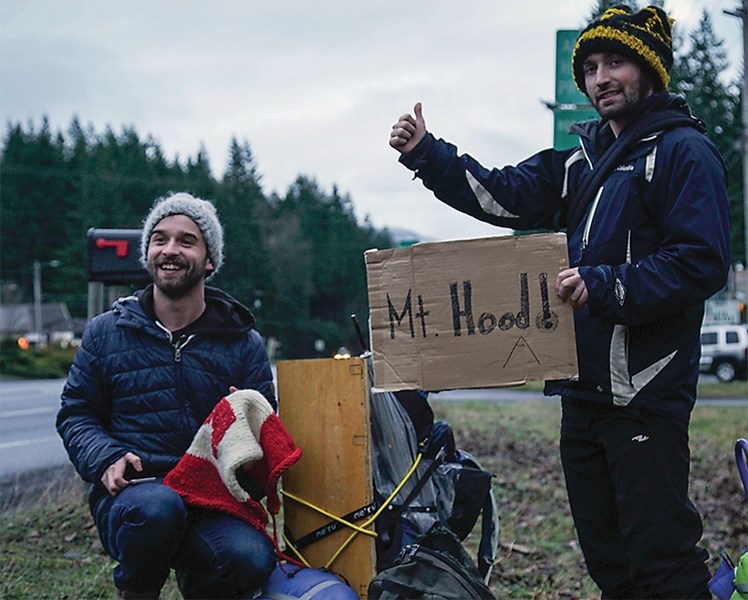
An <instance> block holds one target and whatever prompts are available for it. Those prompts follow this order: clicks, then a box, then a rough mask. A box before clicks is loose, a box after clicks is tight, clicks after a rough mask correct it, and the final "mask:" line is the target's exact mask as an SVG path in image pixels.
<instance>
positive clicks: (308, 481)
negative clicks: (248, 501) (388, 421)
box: [278, 358, 376, 598]
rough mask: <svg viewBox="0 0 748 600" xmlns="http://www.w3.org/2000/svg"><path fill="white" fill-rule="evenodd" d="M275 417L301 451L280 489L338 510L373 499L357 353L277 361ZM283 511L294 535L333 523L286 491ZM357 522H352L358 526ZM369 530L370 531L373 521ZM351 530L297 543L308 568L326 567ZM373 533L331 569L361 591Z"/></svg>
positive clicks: (370, 567)
mask: <svg viewBox="0 0 748 600" xmlns="http://www.w3.org/2000/svg"><path fill="white" fill-rule="evenodd" d="M278 404H279V415H280V418H281V421H282V422H283V424H284V425H285V426H286V428H287V429H288V431H289V433H290V434H291V435H292V436H293V439H294V441H295V442H296V445H297V446H298V447H299V448H301V450H302V453H303V454H302V457H301V460H300V461H299V462H298V463H297V464H296V465H294V467H293V468H292V469H291V470H290V471H288V473H286V474H285V475H284V477H283V482H282V484H283V490H284V492H288V493H289V494H292V495H293V496H296V497H298V498H301V499H303V500H305V501H306V502H309V503H311V504H312V505H314V506H316V507H319V508H321V509H323V510H325V511H327V512H328V513H330V514H332V515H335V516H338V517H342V516H344V515H347V514H349V513H352V512H354V511H356V510H358V509H360V508H362V507H365V506H367V505H371V504H372V502H373V500H374V493H373V489H372V467H371V447H370V424H369V378H368V373H367V369H366V362H365V361H364V360H362V359H360V358H350V359H343V360H335V359H315V360H296V361H280V362H278ZM283 518H284V522H285V525H286V527H287V528H288V530H289V531H290V532H291V534H292V535H293V537H294V538H295V539H298V538H301V537H302V536H304V535H307V534H309V533H311V532H313V531H315V530H317V529H319V528H320V527H323V526H325V525H327V524H328V523H330V522H331V519H330V518H329V517H327V516H325V515H323V514H320V513H318V512H317V511H316V510H314V509H312V508H309V507H308V506H305V505H303V504H301V503H299V502H297V501H295V500H292V499H290V498H289V497H288V496H284V500H283ZM364 522H365V519H364V520H363V521H357V522H356V524H357V525H359V526H360V525H362V523H364ZM368 529H370V530H373V529H374V527H373V525H371V526H369V527H368ZM353 533H354V531H353V530H352V529H350V528H349V527H342V528H341V529H340V530H339V531H336V532H335V533H333V534H332V535H329V536H327V537H325V538H323V539H320V540H317V541H315V542H314V543H312V544H311V545H309V546H307V547H306V548H304V549H302V550H301V553H302V554H303V556H304V558H305V559H306V560H307V561H308V562H309V564H310V565H311V566H312V567H315V568H319V567H323V566H327V565H328V562H329V561H330V560H331V558H332V557H333V556H334V555H335V553H336V552H337V551H338V549H339V548H340V547H341V545H343V544H344V543H345V542H346V541H347V540H348V538H350V537H351V535H352V534H353ZM375 565H376V550H375V543H374V538H373V537H371V536H368V535H364V534H361V533H358V534H357V535H356V537H355V538H354V539H353V541H352V542H351V543H350V544H349V545H348V546H347V547H346V548H345V550H343V552H341V553H340V555H339V556H338V557H337V558H336V559H335V560H334V562H333V563H332V564H330V565H329V568H330V569H331V570H332V571H334V572H336V573H339V574H341V575H342V576H343V577H345V578H346V579H347V580H348V583H349V584H350V585H351V587H352V588H353V589H354V590H355V591H356V592H357V593H358V594H359V596H360V597H362V598H365V597H366V590H367V587H368V585H369V582H370V581H371V578H372V577H373V576H374V574H375Z"/></svg>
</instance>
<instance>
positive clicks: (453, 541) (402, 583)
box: [368, 526, 495, 600]
mask: <svg viewBox="0 0 748 600" xmlns="http://www.w3.org/2000/svg"><path fill="white" fill-rule="evenodd" d="M368 594H369V598H370V600H377V599H378V600H402V599H411V598H423V599H430V600H446V599H455V600H464V599H465V598H476V599H480V598H484V599H486V600H495V597H494V595H493V594H492V593H491V590H489V589H488V587H487V586H486V584H485V583H483V579H482V578H481V576H480V574H479V573H478V569H477V568H476V567H475V565H474V564H473V562H472V560H471V559H470V557H469V556H468V555H467V553H466V552H465V550H464V549H463V548H462V546H461V545H460V542H459V540H458V539H457V538H456V537H455V536H454V534H453V533H452V532H451V531H449V530H446V529H444V528H442V527H440V526H436V527H435V528H434V529H433V530H432V531H430V532H429V533H428V534H427V535H426V536H424V538H423V539H422V540H420V543H415V544H409V545H407V546H405V547H404V548H403V550H402V552H400V555H399V556H398V557H397V559H396V560H395V563H394V564H393V565H392V566H391V567H389V568H388V569H385V570H383V571H380V572H379V573H378V574H377V575H376V576H375V577H374V578H373V579H372V580H371V583H370V584H369V590H368Z"/></svg>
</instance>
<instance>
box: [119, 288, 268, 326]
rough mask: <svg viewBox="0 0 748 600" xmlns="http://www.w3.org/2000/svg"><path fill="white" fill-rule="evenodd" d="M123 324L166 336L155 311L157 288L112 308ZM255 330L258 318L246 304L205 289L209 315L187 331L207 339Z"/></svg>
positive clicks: (136, 293)
mask: <svg viewBox="0 0 748 600" xmlns="http://www.w3.org/2000/svg"><path fill="white" fill-rule="evenodd" d="M112 310H113V311H114V312H115V313H117V314H118V315H119V316H120V320H121V322H122V323H123V324H128V325H131V326H135V327H139V328H142V329H153V330H154V331H157V332H158V334H159V335H163V332H162V331H161V329H159V328H158V327H157V326H156V323H155V321H156V315H155V312H154V310H153V284H150V285H148V286H147V287H145V288H143V289H142V290H138V291H137V292H135V293H134V294H133V295H132V296H127V297H125V298H120V299H119V300H117V301H116V302H115V303H114V304H113V305H112ZM254 327H255V317H254V315H253V314H252V312H251V311H250V310H249V308H247V307H246V306H245V305H244V304H242V303H241V302H239V301H238V300H237V299H236V298H234V297H233V296H230V295H229V294H227V293H226V292H224V291H223V290H220V289H218V288H215V287H211V286H207V285H206V286H205V312H203V314H202V315H201V316H200V317H199V318H198V319H197V320H196V321H195V322H194V323H192V324H191V325H189V326H188V327H187V328H186V329H189V331H190V333H195V334H201V335H206V336H223V337H226V336H238V335H243V334H246V332H247V331H249V330H250V329H254Z"/></svg>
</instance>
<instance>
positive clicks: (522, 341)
mask: <svg viewBox="0 0 748 600" xmlns="http://www.w3.org/2000/svg"><path fill="white" fill-rule="evenodd" d="M522 346H524V347H525V348H527V349H528V350H529V352H530V354H532V357H533V358H534V359H535V362H536V363H538V364H540V359H539V358H538V355H537V354H535V352H534V351H533V349H532V348H531V347H530V344H529V343H528V342H527V340H526V339H525V338H524V336H519V337H518V338H517V341H516V342H515V343H514V346H512V349H511V350H510V351H509V356H507V357H506V361H505V362H504V366H503V368H506V366H507V365H508V364H509V362H510V361H511V360H512V356H514V351H515V350H516V349H517V348H519V347H522Z"/></svg>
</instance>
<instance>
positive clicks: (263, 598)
mask: <svg viewBox="0 0 748 600" xmlns="http://www.w3.org/2000/svg"><path fill="white" fill-rule="evenodd" d="M301 598H303V599H304V600H329V599H330V598H335V599H336V600H338V599H339V600H359V598H358V594H356V592H354V591H353V588H351V587H350V586H349V585H348V584H347V583H345V581H343V580H342V579H341V578H340V577H338V576H337V575H335V573H331V572H330V571H322V570H320V569H310V568H305V567H296V566H292V565H288V564H285V563H279V564H278V565H277V566H276V567H275V570H274V571H273V573H272V574H271V575H270V578H269V579H268V580H267V582H266V583H265V585H264V586H263V588H262V592H261V593H260V595H259V596H256V597H255V600H299V599H301Z"/></svg>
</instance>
